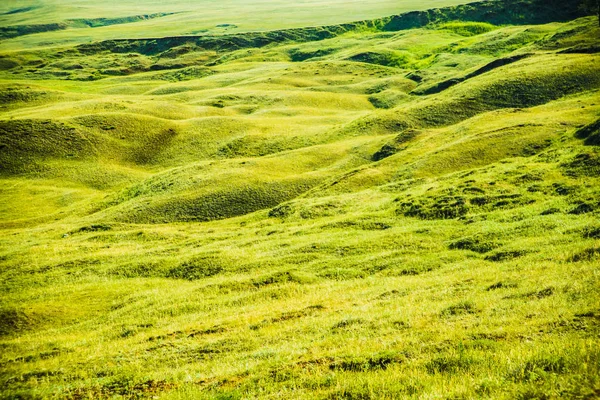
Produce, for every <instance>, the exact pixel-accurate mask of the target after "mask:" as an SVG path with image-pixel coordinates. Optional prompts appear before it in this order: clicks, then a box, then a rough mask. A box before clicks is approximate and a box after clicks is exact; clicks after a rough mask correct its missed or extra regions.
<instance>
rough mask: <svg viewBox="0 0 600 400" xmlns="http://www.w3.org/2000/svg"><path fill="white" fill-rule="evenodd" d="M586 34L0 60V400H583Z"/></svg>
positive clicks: (460, 32) (594, 203)
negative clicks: (135, 63)
mask: <svg viewBox="0 0 600 400" xmlns="http://www.w3.org/2000/svg"><path fill="white" fill-rule="evenodd" d="M47 4H50V3H47ZM61 4H65V5H66V4H68V3H61ZM126 6H127V4H126V3H125V4H123V7H126ZM123 9H124V8H123ZM152 11H154V10H152ZM161 11H164V10H162V9H157V10H156V12H161ZM60 12H63V11H60ZM127 12H129V10H127ZM178 15H179V14H178ZM182 15H184V14H181V16H182ZM274 16H276V14H274ZM69 17H70V16H69ZM174 17H175V16H172V17H165V18H174ZM178 18H179V17H178ZM158 20H160V18H159V19H154V20H151V21H148V23H157V22H156V21H158ZM165 20H166V19H165ZM284 22H285V21H282V23H284ZM134 25H135V24H134ZM93 29H105V28H93ZM106 29H108V28H106ZM111 29H113V28H111ZM114 29H116V28H114ZM174 29H175V28H174ZM90 30H92V28H90ZM121 32H122V33H123V34H124V35H127V36H134V33H133V31H125V30H123V31H121ZM598 32H599V30H598V27H597V20H596V19H593V18H583V19H579V20H576V21H572V22H568V23H564V24H559V23H551V24H547V25H537V26H519V27H515V26H489V25H477V24H471V23H464V22H460V21H457V22H452V23H449V24H442V25H431V26H427V27H426V28H423V29H415V30H407V31H404V32H401V33H381V32H361V33H357V32H353V33H350V34H346V35H341V36H339V37H336V38H333V39H328V40H325V41H321V42H318V43H317V42H315V43H284V44H281V45H271V46H270V47H267V48H263V49H242V50H237V51H229V50H225V51H223V52H215V53H214V54H210V55H209V56H207V55H206V54H205V52H203V51H201V50H197V49H193V50H192V51H190V52H188V53H186V55H185V57H184V61H185V60H187V61H190V60H200V61H197V62H198V63H199V64H202V65H196V66H194V68H201V69H197V70H193V71H192V72H190V70H189V68H191V66H183V67H181V68H175V69H173V70H168V71H146V70H140V71H130V72H128V73H127V75H124V76H111V75H105V74H102V73H100V74H99V76H97V78H98V79H96V80H94V81H90V82H82V81H78V80H74V79H78V76H77V75H69V74H71V72H69V71H72V70H71V69H69V68H70V66H72V65H73V64H81V65H84V69H83V71H84V73H85V74H88V73H93V72H94V70H99V69H101V68H107V67H102V65H109V64H112V66H111V68H121V67H123V66H127V65H128V64H127V63H129V61H128V60H130V59H140V63H142V64H144V65H147V66H151V65H155V64H156V63H160V62H163V61H164V60H163V61H161V59H160V58H161V57H160V56H148V55H141V54H140V55H137V56H135V57H134V56H131V57H128V56H126V55H118V54H112V53H109V52H107V53H103V54H100V55H98V54H88V55H82V54H77V53H72V54H71V53H68V52H67V53H64V54H58V53H56V51H55V50H44V51H42V50H40V51H39V52H37V51H31V50H28V51H24V50H23V51H18V52H11V54H6V55H7V56H8V57H9V58H10V59H11V60H16V61H15V62H17V63H19V65H25V64H26V63H27V62H28V60H33V59H35V58H36V57H37V58H40V59H41V58H42V57H50V58H52V60H53V62H54V64H52V65H50V64H49V65H50V66H48V67H44V66H39V64H37V65H38V67H39V68H38V67H36V66H35V65H36V64H35V63H34V64H32V65H30V66H27V67H23V68H22V69H19V68H17V69H9V70H7V71H3V72H1V74H2V75H1V78H2V91H1V93H2V96H3V97H2V98H3V99H6V100H5V101H3V108H2V109H1V110H0V128H1V130H0V133H2V136H1V137H0V140H1V141H0V162H1V166H2V169H1V170H0V174H1V175H0V293H1V294H0V296H1V297H0V299H1V300H0V303H1V306H0V346H1V347H0V349H1V350H2V351H1V352H0V354H1V355H0V388H1V389H0V396H1V397H3V398H19V397H21V398H53V397H55V398H149V397H158V398H165V399H170V398H173V399H182V398H190V399H192V398H194V399H195V398H221V399H225V398H230V399H232V398H233V399H236V398H298V399H302V398H306V399H313V398H323V399H380V398H390V399H392V398H465V399H469V398H505V399H514V398H520V399H537V398H595V397H597V396H598V395H599V394H600V354H599V353H598V344H599V343H598V333H599V332H600V325H599V321H600V319H599V318H600V296H599V295H598V287H599V285H600V281H599V276H600V275H599V272H600V271H599V265H600V263H599V260H600V242H599V240H600V220H599V218H598V216H599V212H600V192H599V190H598V187H599V186H598V183H599V181H598V176H600V153H599V151H598V148H597V137H598V135H599V133H598V132H597V128H598V122H597V121H598V119H599V118H600V94H599V86H600V82H599V81H598V76H600V74H599V72H600V71H599V69H598V61H599V60H598V55H597V54H595V53H593V52H588V53H586V52H584V51H579V50H578V51H577V52H576V53H574V54H573V53H569V54H567V53H565V52H564V50H566V49H572V48H573V47H578V46H579V47H582V48H593V45H594V40H595V38H597V35H598ZM57 34H58V33H57ZM471 34H476V35H475V36H470V35H471ZM19 40H20V39H19ZM23 40H25V39H23ZM9 42H10V43H17V41H16V39H15V40H11V41H9ZM15 46H17V45H16V44H15ZM322 49H325V51H323V52H320V53H319V50H322ZM19 50H22V49H19ZM525 53H526V54H527V55H528V56H527V57H526V58H520V59H515V60H516V61H514V62H510V63H508V64H505V65H500V66H498V65H495V64H490V63H491V62H494V61H495V60H497V59H499V58H507V57H513V56H515V55H520V54H525ZM590 53H591V54H590ZM378 54H379V55H381V54H383V56H382V57H379V56H377V55H378ZM357 55H361V56H360V57H356V56H357ZM365 55H366V56H365ZM390 55H391V56H393V57H396V58H393V57H392V58H393V59H394V60H405V61H406V62H403V63H392V64H390V63H389V62H388V61H389V60H390V57H391V56H390ZM300 59H303V61H300ZM215 60H219V61H218V62H215ZM294 60H296V61H294ZM190 62H191V61H190ZM194 62H196V61H194ZM381 64H389V65H381ZM490 65H491V66H492V67H489V66H490ZM28 68H29V69H36V71H37V72H39V74H38V73H34V72H29V71H27V69H28ZM482 68H484V69H485V68H487V69H488V70H485V71H484V72H481V69H482ZM61 71H62V72H65V71H66V72H67V75H65V76H62V77H60V76H59V75H56V73H59V72H61ZM477 71H479V72H477ZM475 72H477V73H475ZM78 73H79V72H78ZM44 74H46V75H44ZM50 76H52V78H50ZM64 78H70V79H64ZM457 78H464V79H462V80H460V81H457V82H455V84H454V85H451V86H449V87H448V88H445V87H441V86H438V88H439V89H440V90H437V91H435V92H434V93H432V94H430V95H423V94H419V93H423V90H424V89H427V88H430V87H433V86H435V85H440V84H442V83H444V82H446V81H448V79H457Z"/></svg>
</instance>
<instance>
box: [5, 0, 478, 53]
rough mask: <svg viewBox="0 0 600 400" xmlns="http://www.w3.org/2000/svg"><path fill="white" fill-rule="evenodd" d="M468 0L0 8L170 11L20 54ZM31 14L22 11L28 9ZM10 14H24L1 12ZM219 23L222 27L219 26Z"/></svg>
mask: <svg viewBox="0 0 600 400" xmlns="http://www.w3.org/2000/svg"><path fill="white" fill-rule="evenodd" d="M468 2H469V1H467V0H430V1H428V2H427V3H423V2H418V1H414V0H403V1H400V2H398V1H392V0H376V1H372V2H369V3H368V4H367V3H364V2H361V1H357V0H353V1H341V0H310V1H304V2H289V1H282V0H268V1H264V2H261V3H259V4H258V3H248V2H245V1H241V0H235V1H230V2H227V3H223V2H219V1H214V0H211V1H203V2H202V4H196V3H190V2H189V1H182V0H176V1H169V2H160V1H152V2H150V1H147V2H144V4H143V5H142V4H139V2H135V1H130V0H128V1H109V2H107V3H103V4H101V5H100V4H95V3H92V2H87V3H84V4H82V3H80V2H76V1H66V2H65V1H57V0H43V1H14V0H8V1H6V2H3V3H2V5H1V6H0V7H2V8H1V9H0V13H4V15H0V26H15V25H38V24H52V23H61V22H65V21H68V20H72V19H94V18H113V19H114V18H123V17H133V16H139V15H150V14H155V13H172V14H171V15H165V16H162V17H159V18H152V19H146V20H141V21H137V22H133V23H125V22H124V23H117V24H115V25H110V26H99V27H94V28H90V27H87V26H85V27H78V26H74V27H71V28H69V29H67V30H64V31H63V30H59V31H54V32H42V33H36V34H31V35H27V36H21V37H17V38H13V39H9V40H5V41H3V42H2V44H0V49H2V50H19V49H23V48H32V47H47V46H49V45H52V46H57V45H59V46H60V45H65V44H76V43H85V42H90V41H93V40H104V39H116V38H143V37H157V36H177V35H198V34H212V35H215V34H217V35H219V34H229V33H237V32H249V31H266V30H273V29H287V28H301V27H306V26H321V25H333V24H341V23H346V22H352V21H358V20H368V19H374V18H380V17H387V16H388V15H393V14H400V13H403V12H407V11H413V10H425V9H429V8H433V7H445V6H451V5H458V4H464V3H468ZM30 7H31V9H30V10H26V9H28V8H30ZM14 10H26V11H24V12H17V13H12V14H8V15H7V14H6V13H7V12H10V11H14ZM221 25H224V26H221Z"/></svg>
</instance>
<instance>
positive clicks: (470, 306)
mask: <svg viewBox="0 0 600 400" xmlns="http://www.w3.org/2000/svg"><path fill="white" fill-rule="evenodd" d="M477 312H479V310H478V309H477V307H476V306H475V304H474V303H473V302H470V301H463V302H460V303H458V304H454V305H452V306H450V307H448V308H446V309H444V310H442V312H441V313H440V315H441V316H442V317H448V316H455V315H465V314H475V313H477Z"/></svg>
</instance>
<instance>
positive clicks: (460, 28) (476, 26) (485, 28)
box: [435, 21, 497, 37]
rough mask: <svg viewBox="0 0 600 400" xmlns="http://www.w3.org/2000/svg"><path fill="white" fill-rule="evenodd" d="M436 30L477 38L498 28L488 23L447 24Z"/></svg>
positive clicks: (456, 22)
mask: <svg viewBox="0 0 600 400" xmlns="http://www.w3.org/2000/svg"><path fill="white" fill-rule="evenodd" d="M435 29H441V30H446V31H450V32H453V33H456V34H457V35H461V36H467V37H468V36H475V35H481V34H483V33H488V32H491V31H493V30H494V29H497V27H496V26H494V25H492V24H490V23H486V22H461V21H453V22H446V23H443V24H440V25H437V26H435Z"/></svg>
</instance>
